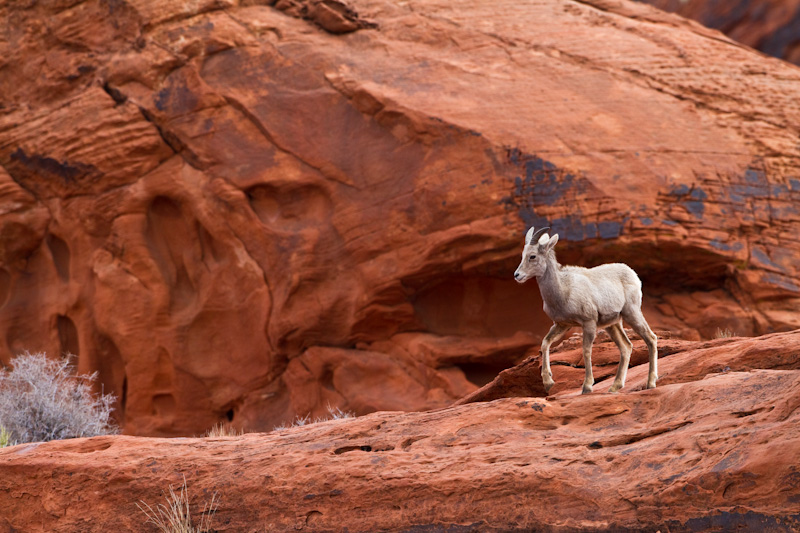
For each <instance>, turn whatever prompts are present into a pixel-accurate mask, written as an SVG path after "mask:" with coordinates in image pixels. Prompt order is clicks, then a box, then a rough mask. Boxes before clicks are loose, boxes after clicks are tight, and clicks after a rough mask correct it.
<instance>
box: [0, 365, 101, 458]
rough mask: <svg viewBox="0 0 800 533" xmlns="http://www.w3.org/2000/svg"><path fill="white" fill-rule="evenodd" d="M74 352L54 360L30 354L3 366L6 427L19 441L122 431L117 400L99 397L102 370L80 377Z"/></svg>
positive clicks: (0, 382) (0, 408)
mask: <svg viewBox="0 0 800 533" xmlns="http://www.w3.org/2000/svg"><path fill="white" fill-rule="evenodd" d="M71 360H72V356H67V357H66V358H63V359H50V358H48V357H47V356H46V355H45V354H44V353H33V354H31V353H28V352H25V353H24V354H22V355H19V356H17V357H15V358H13V359H12V360H11V365H10V366H11V369H10V370H8V369H0V425H2V426H3V427H4V428H5V429H6V431H8V432H10V433H11V434H12V435H14V438H15V439H16V441H17V442H19V443H23V442H39V441H48V440H57V439H69V438H74V437H93V436H96V435H107V434H109V433H116V432H117V428H116V426H115V425H114V424H113V422H112V421H111V420H110V416H111V411H112V410H113V407H111V404H112V403H113V402H114V400H115V398H114V396H113V395H110V394H100V395H96V394H94V393H93V392H92V383H93V382H94V381H95V380H96V379H97V373H96V372H95V373H94V374H91V375H79V376H76V375H74V374H73V372H72V365H71V364H70V363H71Z"/></svg>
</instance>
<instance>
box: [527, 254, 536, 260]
mask: <svg viewBox="0 0 800 533" xmlns="http://www.w3.org/2000/svg"><path fill="white" fill-rule="evenodd" d="M534 259H536V256H535V255H533V254H531V256H530V257H529V258H528V261H533V260H534Z"/></svg>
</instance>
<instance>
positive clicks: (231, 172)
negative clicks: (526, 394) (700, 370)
mask: <svg viewBox="0 0 800 533" xmlns="http://www.w3.org/2000/svg"><path fill="white" fill-rule="evenodd" d="M257 4H261V5H257ZM269 4H270V2H264V3H258V2H246V1H242V2H238V1H235V0H200V1H197V2H192V3H185V2H177V1H173V2H164V1H161V0H159V1H155V0H150V1H148V0H129V1H125V2H109V1H105V0H87V1H84V2H78V1H74V0H54V1H51V2H39V3H31V4H30V5H25V6H22V5H21V4H19V3H4V4H3V5H2V6H0V20H5V21H8V24H7V26H6V31H5V32H4V33H3V34H2V35H1V36H0V333H1V334H2V338H3V339H4V340H5V342H4V343H2V344H0V359H2V361H3V362H7V361H8V359H9V358H10V357H11V356H12V355H13V354H14V353H17V352H19V351H22V350H47V351H48V352H49V353H51V354H53V355H55V354H58V353H60V352H62V351H71V352H74V353H77V354H78V356H79V358H78V367H79V370H80V371H81V372H84V371H91V370H98V371H99V372H100V376H101V380H102V381H103V383H104V385H105V390H106V391H112V392H115V393H116V394H117V395H118V396H119V397H120V402H119V411H118V413H119V416H120V420H121V422H122V423H123V424H124V429H125V431H126V432H127V433H131V434H142V435H177V434H184V435H185V434H195V433H200V432H202V431H203V430H204V429H205V428H208V427H210V426H211V425H212V424H214V423H215V422H218V421H220V420H222V421H230V422H231V423H232V424H233V425H234V426H236V427H241V428H247V429H260V430H266V429H270V428H272V427H273V426H274V425H276V424H278V423H280V422H284V421H286V420H287V419H290V418H292V417H293V416H294V415H296V414H299V415H304V414H306V413H311V414H312V416H314V415H319V414H321V412H322V411H323V410H324V408H325V405H326V404H327V403H331V404H332V405H337V406H340V407H341V408H343V409H346V410H347V409H349V410H353V411H355V412H356V413H358V414H364V413H367V412H371V411H375V410H419V409H429V408H435V407H443V406H446V405H449V404H450V403H451V402H453V401H454V400H456V399H458V398H460V397H462V396H464V395H465V394H469V393H472V392H474V391H475V390H476V389H477V388H478V386H480V385H483V384H485V383H487V382H488V381H490V380H491V379H492V378H493V377H494V376H495V375H496V374H497V372H499V371H500V370H502V369H503V368H506V367H508V366H511V365H513V364H514V363H515V362H518V361H521V360H522V359H524V358H525V356H526V355H529V354H532V353H535V351H536V349H537V348H538V340H539V337H540V335H541V334H542V333H543V332H544V331H546V329H547V327H548V325H549V324H548V321H547V319H546V317H545V316H544V315H543V313H542V311H541V302H540V300H539V296H538V290H537V288H536V285H535V284H534V283H529V284H527V285H524V286H518V285H516V284H515V283H514V282H513V280H512V277H511V273H512V272H513V269H514V267H515V266H516V263H517V261H518V254H519V252H520V245H521V240H522V235H523V234H524V230H525V229H526V227H527V226H528V225H529V224H536V225H537V226H538V225H542V224H549V225H551V226H552V227H553V228H554V230H555V231H558V232H559V233H560V235H561V242H560V244H559V253H560V256H559V257H560V259H561V260H562V262H566V263H580V264H583V265H587V266H590V265H593V264H597V263H600V262H606V261H625V262H628V263H629V264H631V265H632V266H633V267H634V268H635V269H637V271H638V272H639V273H640V275H641V277H642V279H643V280H644V284H645V300H646V301H645V314H646V315H647V316H648V318H649V320H650V322H651V324H652V325H653V326H654V327H660V328H666V329H669V330H671V331H674V332H676V333H677V334H679V335H683V336H688V337H693V338H701V337H705V338H710V337H712V336H713V335H714V332H715V331H716V329H717V328H729V329H730V330H732V331H735V332H736V333H738V334H739V335H754V334H761V333H767V332H770V331H776V330H787V329H793V328H797V327H800V314H798V313H797V309H798V306H799V305H800V273H799V272H798V264H800V263H798V257H800V240H798V237H797V236H798V234H800V231H799V230H800V135H799V134H798V124H800V70H798V69H797V68H794V67H792V66H790V65H787V64H785V63H782V62H779V61H777V60H770V59H768V58H765V57H762V56H761V55H758V54H756V53H753V52H752V51H750V50H748V49H746V48H744V47H742V46H741V45H739V44H737V43H735V42H734V41H732V40H730V39H728V38H726V37H724V36H723V35H721V34H719V33H717V32H714V31H711V30H707V29H705V28H702V27H700V26H699V25H697V24H695V23H691V22H688V21H685V20H683V19H681V18H679V17H677V16H673V15H668V14H664V13H662V12H660V11H657V10H656V9H653V8H650V7H649V6H645V5H641V4H634V3H628V2H625V1H607V0H589V1H573V0H565V1H558V0H548V1H544V2H535V3H517V2H511V3H502V2H501V3H498V2H495V1H491V2H490V1H484V2H459V3H457V4H454V3H452V2H433V1H424V2H412V3H402V2H389V1H385V0H354V1H352V2H349V3H348V4H347V5H346V6H345V5H344V4H341V3H339V2H336V1H335V0H325V1H317V0H308V1H287V0H282V1H280V2H278V3H277V4H275V5H269ZM518 332H521V333H518ZM509 405H511V404H509Z"/></svg>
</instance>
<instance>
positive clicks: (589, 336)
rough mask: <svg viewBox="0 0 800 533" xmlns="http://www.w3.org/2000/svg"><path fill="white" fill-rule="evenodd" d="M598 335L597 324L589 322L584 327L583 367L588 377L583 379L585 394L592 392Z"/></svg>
mask: <svg viewBox="0 0 800 533" xmlns="http://www.w3.org/2000/svg"><path fill="white" fill-rule="evenodd" d="M596 335H597V324H595V323H594V322H588V323H586V324H584V325H583V366H584V367H585V368H586V377H585V378H584V379H583V394H589V393H590V392H592V386H593V385H594V376H593V375H592V343H593V342H594V338H595V336H596Z"/></svg>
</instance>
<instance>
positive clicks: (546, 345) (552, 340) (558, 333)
mask: <svg viewBox="0 0 800 533" xmlns="http://www.w3.org/2000/svg"><path fill="white" fill-rule="evenodd" d="M569 328H570V326H564V325H562V324H553V326H552V327H551V328H550V331H548V332H547V335H545V336H544V339H542V383H544V390H545V392H550V389H551V388H553V385H555V383H556V382H555V381H553V373H552V372H551V371H550V346H552V345H553V344H556V343H557V342H558V341H560V340H561V337H563V336H564V333H566V332H567V331H569Z"/></svg>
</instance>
